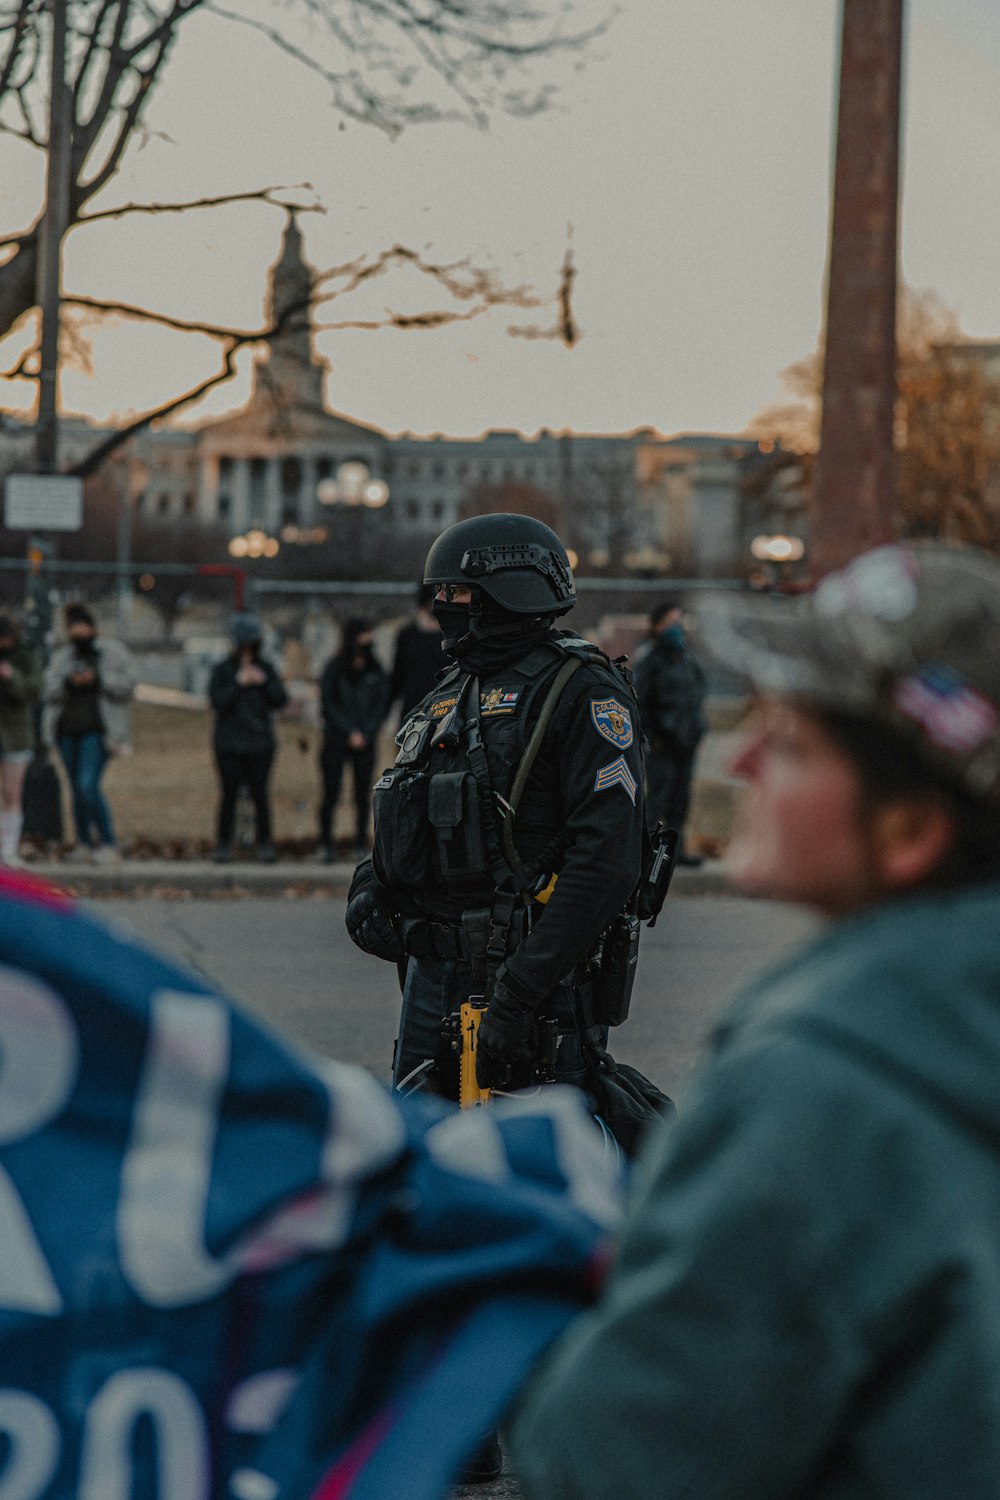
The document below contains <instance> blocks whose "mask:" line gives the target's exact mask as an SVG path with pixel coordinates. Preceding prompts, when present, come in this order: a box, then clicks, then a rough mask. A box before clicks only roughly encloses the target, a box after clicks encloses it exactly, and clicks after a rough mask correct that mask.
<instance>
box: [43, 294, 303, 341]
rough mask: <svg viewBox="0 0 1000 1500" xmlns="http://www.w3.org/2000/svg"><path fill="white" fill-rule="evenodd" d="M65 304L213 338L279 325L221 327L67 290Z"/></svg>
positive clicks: (257, 334) (258, 333) (262, 335)
mask: <svg viewBox="0 0 1000 1500" xmlns="http://www.w3.org/2000/svg"><path fill="white" fill-rule="evenodd" d="M62 300H63V305H64V306H66V307H79V308H81V309H82V310H83V311H85V312H95V313H105V314H108V315H109V316H112V317H122V318H135V319H136V321H137V322H140V323H157V324H159V326H160V327H161V328H171V329H173V330H174V331H175V332H177V333H203V334H205V335H206V336H207V337H208V338H212V339H238V340H239V341H240V342H242V343H247V342H249V341H252V340H257V339H266V338H271V337H273V336H274V334H275V333H276V332H278V331H279V330H278V328H277V327H274V328H269V329H268V328H260V329H246V328H223V327H221V326H219V325H218V324H215V323H200V322H198V321H197V320H195V319H187V318H172V317H171V316H170V315H169V313H158V312H153V311H152V309H151V308H148V307H139V306H137V305H136V304H135V303H132V302H107V301H104V300H103V299H101V298H99V297H79V296H75V295H73V293H67V294H66V295H65V296H64V297H63V299H62Z"/></svg>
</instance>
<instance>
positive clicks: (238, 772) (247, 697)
mask: <svg viewBox="0 0 1000 1500" xmlns="http://www.w3.org/2000/svg"><path fill="white" fill-rule="evenodd" d="M230 636H231V638H232V642H233V645H232V650H231V651H230V653H229V655H228V656H226V657H224V658H223V660H222V661H220V662H218V663H217V664H216V665H215V667H213V669H212V675H211V677H210V679H209V684H208V697H209V702H210V703H211V705H212V708H213V709H214V711H215V726H214V729H213V734H212V748H213V750H214V752H215V764H216V768H217V770H218V773H219V786H220V800H219V813H218V822H217V826H216V847H215V853H214V855H213V856H212V857H213V859H214V860H215V862H216V864H227V863H228V862H229V861H230V860H231V859H232V857H233V830H234V827H235V822H236V803H237V799H238V797H239V794H240V789H241V788H242V787H244V786H245V787H246V789H247V791H248V792H249V794H250V799H251V801H252V802H253V806H254V818H255V825H256V827H255V834H256V846H257V858H258V860H260V861H261V863H262V864H273V863H274V860H275V858H276V855H275V850H274V844H273V842H272V835H271V803H270V793H269V780H270V776H271V767H272V766H273V764H274V755H275V751H276V749H277V745H278V741H277V737H276V735H275V732H274V723H273V719H274V715H275V712H276V711H277V710H278V709H279V708H284V706H285V704H286V703H287V702H288V694H287V692H286V691H285V685H284V683H283V682H282V680H281V678H280V677H279V676H278V673H277V672H276V670H275V668H274V667H273V666H272V664H271V663H270V662H269V661H267V660H266V659H265V657H264V656H263V654H262V630H261V623H260V620H259V619H258V618H257V616H256V615H250V614H238V615H234V617H233V620H232V622H231V624H230Z"/></svg>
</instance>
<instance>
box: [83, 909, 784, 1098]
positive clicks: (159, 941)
mask: <svg viewBox="0 0 1000 1500" xmlns="http://www.w3.org/2000/svg"><path fill="white" fill-rule="evenodd" d="M91 905H92V907H93V909H94V910H97V911H99V912H100V913H101V914H102V915H103V916H104V917H105V918H106V919H107V920H109V921H113V922H116V923H119V924H120V925H123V926H125V927H126V928H128V929H129V930H130V931H131V932H133V933H134V934H136V935H137V936H139V937H141V938H143V939H144V940H146V941H148V942H150V943H153V944H154V945H155V946H157V947H159V948H161V949H163V950H164V951H165V952H167V953H168V954H170V955H171V956H172V957H174V958H175V959H179V960H180V961H182V962H183V963H186V964H188V965H189V966H190V967H191V968H193V969H195V970H196V971H197V972H198V973H200V974H203V975H205V976H207V977H208V978H210V979H211V980H213V981H214V982H215V983H217V984H218V985H219V986H221V987H222V988H223V989H224V990H226V991H227V992H228V993H229V994H231V995H234V996H237V997H239V998H241V999H243V1000H245V1001H246V1002H247V1003H248V1004H249V1005H250V1006H251V1007H252V1008H253V1009H254V1010H256V1011H258V1012H259V1013H260V1014H261V1015H263V1016H265V1017H266V1018H267V1020H269V1021H270V1022H271V1023H272V1024H274V1025H277V1026H280V1027H282V1028H283V1029H285V1030H286V1031H288V1032H289V1033H291V1034H292V1035H293V1036H295V1037H296V1038H297V1039H298V1040H299V1041H301V1042H303V1043H305V1044H306V1045H307V1046H310V1047H313V1048H315V1049H317V1050H318V1051H321V1052H325V1053H329V1054H331V1055H333V1056H336V1057H338V1058H340V1059H342V1060H344V1061H347V1062H357V1063H361V1064H363V1065H364V1066H365V1067H367V1068H370V1069H371V1070H372V1071H373V1072H374V1073H376V1074H377V1075H378V1076H379V1077H382V1078H384V1077H386V1076H387V1070H388V1065H389V1058H390V1056H391V1052H392V1038H393V1036H394V1035H395V1025H396V1019H397V1015H398V1008H399V990H398V987H397V983H396V974H395V970H394V969H393V967H392V966H391V965H390V964H385V963H380V962H379V960H378V959H374V958H369V957H367V956H366V955H365V954H363V953H361V952H359V951H358V949H357V948H355V947H354V946H353V944H352V943H351V942H350V940H349V938H348V936H347V933H346V931H345V928H344V902H343V900H342V899H339V898H336V897H334V898H332V899H331V898H329V897H320V896H316V897H313V898H306V899H302V900H282V899H280V898H279V899H254V898H250V899H245V900H204V901H163V900H136V901H107V902H101V901H95V902H92V903H91ZM810 930H811V922H810V919H809V918H808V917H807V916H805V915H804V914H803V913H801V912H798V911H794V910H790V909H789V908H787V907H783V906H780V905H778V904H772V903H770V902H763V901H746V900H740V899H738V898H736V897H730V896H700V897H675V896H672V897H670V898H669V899H668V901H667V904H666V906H665V907H664V909H663V914H662V916H661V917H660V919H659V921H658V923H657V925H656V926H655V927H654V928H653V930H652V931H649V930H648V929H646V930H644V931H643V935H642V947H641V950H640V958H639V973H638V978H637V980H636V988H635V992H634V995H633V999H632V1014H631V1017H630V1019H629V1022H628V1024H627V1025H626V1026H624V1027H623V1028H622V1029H621V1030H620V1031H619V1032H617V1033H615V1034H614V1035H613V1038H612V1048H611V1050H612V1051H613V1053H614V1054H615V1056H616V1057H619V1058H620V1059H621V1060H622V1061H623V1062H631V1063H634V1064H635V1065H636V1066H637V1067H641V1068H642V1071H643V1072H644V1073H646V1074H648V1076H649V1077H650V1078H652V1079H653V1080H654V1081H655V1082H656V1083H658V1084H659V1085H660V1086H661V1087H662V1088H665V1089H666V1090H667V1091H668V1092H673V1091H674V1090H675V1089H677V1088H678V1087H679V1086H680V1084H681V1083H682V1081H683V1079H684V1077H685V1075H686V1074H687V1073H688V1072H689V1070H690V1068H691V1065H692V1063H693V1061H694V1059H695V1057H696V1055H697V1050H698V1045H699V1042H700V1040H701V1038H702V1037H703V1035H704V1033H705V1030H706V1028H707V1026H708V1025H709V1023H710V1021H711V1018H712V1016H713V1014H714V1013H715V1011H716V1010H717V1008H718V1006H719V1005H720V1003H721V1002H722V1001H723V1000H724V999H725V997H726V995H727V994H729V993H730V992H731V991H732V989H733V988H734V987H735V986H736V985H737V984H738V983H739V981H740V979H741V978H742V976H743V975H745V974H747V973H750V972H753V971H754V970H755V969H757V968H759V967H760V966H761V965H763V964H765V963H767V962H769V961H770V960H771V959H772V958H775V957H777V956H778V955H779V954H780V953H781V952H782V951H783V950H784V949H785V948H787V947H788V945H789V944H791V943H793V942H795V941H796V940H798V939H800V938H802V937H804V936H805V935H806V934H807V933H808V932H809V931H810Z"/></svg>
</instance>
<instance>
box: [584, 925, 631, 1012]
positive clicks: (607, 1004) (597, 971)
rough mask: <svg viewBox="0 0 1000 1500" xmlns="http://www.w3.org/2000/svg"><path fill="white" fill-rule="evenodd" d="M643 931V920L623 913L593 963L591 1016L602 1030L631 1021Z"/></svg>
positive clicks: (598, 948) (606, 935)
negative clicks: (629, 1017)
mask: <svg viewBox="0 0 1000 1500" xmlns="http://www.w3.org/2000/svg"><path fill="white" fill-rule="evenodd" d="M640 930H641V923H640V921H639V918H638V917H636V916H633V915H632V914H631V913H630V912H622V914H621V915H620V916H618V917H616V918H615V919H614V921H613V922H612V923H611V925H610V927H608V928H606V929H605V931H604V933H603V934H602V936H601V941H600V943H599V945H598V947H597V950H596V951H595V953H594V955H593V958H592V959H591V968H590V1012H591V1016H592V1018H593V1020H594V1022H595V1023H596V1024H597V1025H599V1026H620V1025H621V1024H622V1022H623V1021H626V1020H627V1019H628V1012H629V1006H630V1005H631V1003H632V986H633V985H634V984H635V970H636V964H637V962H638V959H639V933H640Z"/></svg>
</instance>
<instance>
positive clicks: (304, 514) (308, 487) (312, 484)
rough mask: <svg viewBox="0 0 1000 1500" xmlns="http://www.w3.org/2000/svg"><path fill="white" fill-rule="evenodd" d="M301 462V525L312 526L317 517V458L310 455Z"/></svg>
mask: <svg viewBox="0 0 1000 1500" xmlns="http://www.w3.org/2000/svg"><path fill="white" fill-rule="evenodd" d="M300 462H301V466H302V467H301V474H300V478H299V525H300V526H312V525H313V523H314V521H315V519H316V460H315V458H314V457H313V456H312V455H310V456H309V457H308V458H303V459H301V460H300Z"/></svg>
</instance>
